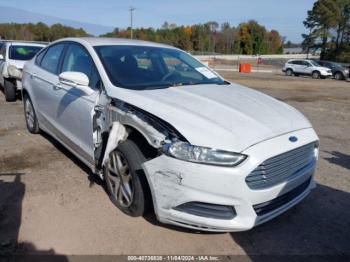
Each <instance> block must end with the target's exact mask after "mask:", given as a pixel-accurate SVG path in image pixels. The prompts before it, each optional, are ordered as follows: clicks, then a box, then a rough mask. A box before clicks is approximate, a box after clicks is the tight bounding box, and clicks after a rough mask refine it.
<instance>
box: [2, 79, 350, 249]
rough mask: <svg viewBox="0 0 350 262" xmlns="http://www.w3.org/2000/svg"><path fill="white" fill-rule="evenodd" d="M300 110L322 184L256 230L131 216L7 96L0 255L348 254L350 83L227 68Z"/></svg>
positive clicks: (246, 81) (4, 107)
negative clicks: (187, 226) (30, 126)
mask: <svg viewBox="0 0 350 262" xmlns="http://www.w3.org/2000/svg"><path fill="white" fill-rule="evenodd" d="M226 77H227V78H230V79H231V80H232V81H234V82H237V83H240V84H243V85H246V86H249V87H253V88H255V89H258V90H260V91H262V92H264V93H267V94H270V95H272V96H274V97H276V98H278V99H281V100H283V101H285V102H287V103H289V104H291V105H292V106H295V107H296V108H298V109H299V110H301V111H302V112H303V113H304V114H305V115H306V116H307V117H308V118H309V119H310V121H311V122H312V124H313V125H314V127H315V129H316V131H317V133H318V134H319V136H320V140H321V152H320V161H319V164H318V167H317V173H316V180H317V183H318V187H317V189H315V190H314V191H313V192H312V193H311V194H310V195H309V196H308V197H307V198H306V199H305V201H303V202H302V203H300V204H299V205H298V206H296V207H294V208H293V209H292V210H290V211H289V212H287V213H285V214H284V215H282V216H280V217H278V218H277V219H275V220H273V221H271V222H269V223H266V224H264V225H262V226H259V227H257V228H255V229H253V230H251V231H248V232H243V233H232V234H228V233H226V234H213V233H198V232H194V231H189V230H184V229H181V228H176V227H170V226H165V225H161V224H159V223H157V222H156V220H155V218H154V216H148V217H146V218H142V217H141V218H130V217H127V216H126V215H124V214H122V213H121V212H120V211H118V210H117V209H116V208H114V206H113V205H112V203H111V202H110V201H109V199H108V197H107V195H106V193H105V191H104V188H103V186H101V185H100V183H98V181H96V180H95V179H93V178H91V177H92V176H90V173H89V171H88V170H87V168H86V167H84V165H82V164H81V163H80V162H79V161H78V160H77V159H76V158H75V157H74V156H72V155H71V154H70V153H68V152H67V151H66V150H65V149H63V148H62V147H61V146H60V145H58V144H57V143H56V142H54V140H53V139H51V138H50V137H49V136H47V135H30V134H29V133H28V132H27V131H26V129H25V125H24V118H23V112H22V111H23V109H22V103H21V101H19V102H16V103H5V101H4V98H3V95H2V94H0V253H2V252H13V251H16V252H19V253H22V252H31V253H33V252H35V253H52V254H53V253H56V254H248V255H256V254H349V255H350V248H349V247H350V83H349V82H338V81H335V80H312V79H308V78H287V77H284V76H279V75H274V74H250V75H239V74H238V73H226Z"/></svg>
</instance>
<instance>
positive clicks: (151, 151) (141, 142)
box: [125, 125, 158, 159]
mask: <svg viewBox="0 0 350 262" xmlns="http://www.w3.org/2000/svg"><path fill="white" fill-rule="evenodd" d="M125 127H126V128H127V130H128V131H129V136H128V139H129V140H132V141H134V142H135V144H136V145H138V146H139V148H140V150H141V151H142V153H143V155H144V156H145V157H146V159H152V158H155V157H156V156H157V155H158V150H157V149H156V148H154V147H153V146H151V145H150V144H149V143H148V141H147V139H146V138H145V137H144V136H143V134H141V133H140V132H139V131H138V130H137V129H136V128H134V127H132V126H129V125H125Z"/></svg>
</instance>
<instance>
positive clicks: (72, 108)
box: [54, 43, 101, 164]
mask: <svg viewBox="0 0 350 262" xmlns="http://www.w3.org/2000/svg"><path fill="white" fill-rule="evenodd" d="M60 72H81V73H84V74H86V75H87V76H88V78H89V86H90V88H91V89H92V90H94V91H95V92H93V93H92V94H91V95H86V94H85V93H84V92H82V91H80V90H79V89H77V88H74V87H72V86H69V85H66V84H62V83H60V84H59V86H58V87H57V91H56V92H57V94H58V96H57V95H56V97H57V98H58V101H57V103H55V108H54V110H55V119H56V125H57V128H59V129H60V131H61V132H62V133H63V134H64V135H65V136H66V138H67V139H69V140H70V147H73V148H72V149H73V150H74V151H76V152H77V153H78V154H79V155H81V156H82V157H83V158H84V159H85V160H87V161H88V162H89V163H91V164H92V163H93V161H94V143H93V115H94V108H95V104H96V100H97V98H98V88H99V86H100V85H101V80H100V77H99V74H98V72H97V70H96V67H95V65H94V62H93V60H92V58H91V57H90V55H89V53H88V51H87V50H86V49H85V48H84V47H83V46H81V45H79V44H75V43H72V44H69V46H68V47H67V50H66V53H65V57H64V59H63V62H62V67H61V70H60Z"/></svg>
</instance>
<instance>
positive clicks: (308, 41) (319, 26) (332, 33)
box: [303, 0, 350, 63]
mask: <svg viewBox="0 0 350 262" xmlns="http://www.w3.org/2000/svg"><path fill="white" fill-rule="evenodd" d="M304 25H305V27H306V28H307V29H309V33H308V34H304V35H303V38H304V41H303V47H304V48H305V49H307V50H317V49H320V51H321V59H327V60H335V61H339V62H346V63H349V62H350V0H318V1H317V2H315V4H314V6H313V8H312V9H311V10H310V11H308V16H307V18H306V20H305V21H304Z"/></svg>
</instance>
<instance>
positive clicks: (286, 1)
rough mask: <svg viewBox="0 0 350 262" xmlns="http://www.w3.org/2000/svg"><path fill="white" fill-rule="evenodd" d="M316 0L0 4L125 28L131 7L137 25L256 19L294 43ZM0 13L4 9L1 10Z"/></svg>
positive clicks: (6, 0) (2, 0)
mask: <svg viewBox="0 0 350 262" xmlns="http://www.w3.org/2000/svg"><path fill="white" fill-rule="evenodd" d="M314 2H315V0H216V1H215V0H143V1H142V0H123V1H118V0H0V6H8V7H15V8H20V9H24V10H26V11H31V12H36V13H41V14H45V15H51V16H56V17H60V18H65V19H70V20H77V21H80V22H86V23H93V24H99V25H106V26H112V27H119V28H126V27H127V26H129V24H130V16H129V12H128V9H129V7H130V6H133V7H135V8H136V10H135V11H134V27H154V28H158V27H160V26H161V25H162V24H163V23H164V21H168V22H169V23H176V24H177V25H190V24H195V23H205V22H207V21H217V22H218V23H223V22H229V23H230V24H231V25H235V26H236V25H238V24H239V23H241V22H244V21H247V20H250V19H254V20H256V21H258V22H259V23H261V24H262V25H264V26H266V28H267V29H269V30H271V29H276V30H278V31H279V32H280V33H281V35H282V36H285V37H286V38H287V40H291V41H292V42H300V41H301V40H302V38H301V34H302V33H305V32H306V30H305V28H304V26H303V20H304V19H305V18H306V16H307V11H308V10H310V9H311V8H312V6H313V4H314ZM0 13H1V10H0Z"/></svg>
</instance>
